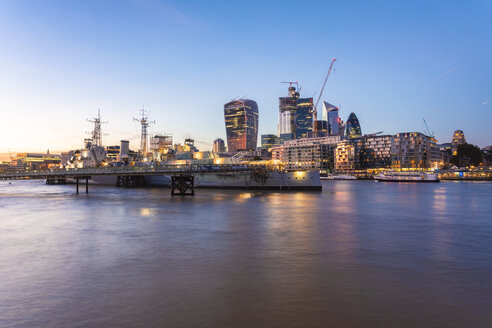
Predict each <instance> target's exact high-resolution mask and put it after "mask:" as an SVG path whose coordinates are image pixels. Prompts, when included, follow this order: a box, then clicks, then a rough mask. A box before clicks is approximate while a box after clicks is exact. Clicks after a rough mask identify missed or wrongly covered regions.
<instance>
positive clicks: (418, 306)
mask: <svg viewBox="0 0 492 328" xmlns="http://www.w3.org/2000/svg"><path fill="white" fill-rule="evenodd" d="M82 190H84V189H83V188H82ZM74 191H75V186H73V185H66V186H47V185H44V184H43V183H41V182H28V181H14V182H12V183H11V184H9V183H8V182H0V327H113V326H119V327H121V326H131V327H492V183H489V182H441V183H437V184H405V183H400V184H399V183H377V182H372V181H325V182H323V191H322V192H282V193H279V192H244V191H222V190H203V189H199V190H197V193H196V195H195V196H194V197H185V198H181V197H174V198H172V197H171V196H170V191H169V189H120V188H110V187H95V186H91V187H90V193H89V195H86V194H80V195H75V194H74Z"/></svg>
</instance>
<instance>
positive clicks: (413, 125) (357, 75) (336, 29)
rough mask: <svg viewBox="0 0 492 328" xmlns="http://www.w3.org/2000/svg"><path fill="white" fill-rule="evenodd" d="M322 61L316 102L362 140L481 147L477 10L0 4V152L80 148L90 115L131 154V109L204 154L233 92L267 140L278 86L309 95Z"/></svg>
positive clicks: (491, 7)
mask: <svg viewBox="0 0 492 328" xmlns="http://www.w3.org/2000/svg"><path fill="white" fill-rule="evenodd" d="M333 57H335V58H337V62H336V63H335V66H334V67H335V71H334V72H333V74H332V76H330V79H329V82H328V84H327V87H326V90H325V94H324V97H323V100H326V101H328V102H330V103H333V104H336V105H338V104H341V105H342V107H341V116H342V118H343V119H344V120H346V118H347V117H348V115H349V114H350V112H352V111H353V112H355V113H356V114H357V116H358V117H359V120H360V122H361V126H362V130H363V132H364V133H372V132H377V131H381V130H382V131H384V132H385V133H391V134H393V133H396V132H405V131H422V132H423V131H424V124H423V122H422V118H423V117H425V118H426V120H427V122H428V123H429V126H430V128H431V130H433V131H435V134H436V137H437V138H438V139H439V142H449V141H450V139H451V136H452V133H453V131H454V130H456V129H462V130H463V131H464V132H465V135H466V137H467V141H468V142H470V143H474V144H478V145H480V146H485V145H489V144H492V129H491V128H490V122H491V121H492V63H491V59H492V2H491V1H285V0H284V1H156V0H127V1H123V0H122V1H103V0H96V1H86V0H84V1H34V0H30V1H22V0H0V110H1V113H2V117H1V120H0V152H6V151H7V150H9V149H10V150H12V151H24V150H31V151H35V150H37V151H44V150H46V148H48V147H49V148H51V149H53V150H63V149H68V148H73V147H80V146H81V145H82V141H83V138H85V137H87V135H86V134H85V132H86V131H89V130H90V128H91V127H90V125H89V124H88V123H87V122H86V118H91V117H93V116H95V115H96V114H97V109H98V108H101V112H102V115H103V118H104V119H107V120H108V121H109V124H107V125H106V126H105V131H106V132H107V133H109V135H108V136H106V137H105V138H106V142H105V143H106V144H118V142H119V140H120V139H122V138H127V139H130V140H131V147H132V148H138V142H137V141H138V133H139V130H138V126H137V124H136V123H134V122H132V118H133V116H137V115H138V110H139V109H140V108H141V106H142V105H145V108H146V109H148V110H150V111H151V114H150V115H151V118H152V119H155V120H156V124H155V125H154V126H153V127H152V131H153V132H168V133H172V134H173V135H174V141H175V142H182V141H183V138H185V137H193V138H195V139H196V140H197V141H199V143H198V147H199V148H201V149H202V150H206V149H208V148H211V146H210V144H211V142H212V141H213V140H214V139H215V138H216V137H222V138H225V127H224V117H223V104H224V103H226V102H227V101H229V100H230V99H232V98H235V97H241V96H246V97H247V98H250V99H253V100H255V101H256V102H257V103H258V106H259V111H260V131H259V132H260V134H264V133H276V131H277V124H278V97H280V96H284V95H285V94H286V93H287V90H286V85H283V84H280V83H279V82H280V81H291V80H294V81H295V80H298V81H300V82H301V84H302V91H301V95H302V96H305V97H311V96H313V94H314V93H315V91H316V90H317V89H318V88H319V86H320V84H321V82H322V80H323V78H324V76H325V74H326V72H327V70H328V66H329V62H330V60H331V58H333Z"/></svg>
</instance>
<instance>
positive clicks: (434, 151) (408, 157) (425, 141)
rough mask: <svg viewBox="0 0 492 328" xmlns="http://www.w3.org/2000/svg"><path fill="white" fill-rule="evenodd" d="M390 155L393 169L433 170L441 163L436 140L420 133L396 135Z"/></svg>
mask: <svg viewBox="0 0 492 328" xmlns="http://www.w3.org/2000/svg"><path fill="white" fill-rule="evenodd" d="M391 153H392V161H391V167H392V168H393V169H433V168H437V167H438V166H439V163H440V162H441V154H440V152H439V148H438V146H437V143H436V139H434V138H432V137H429V136H426V135H424V134H422V133H420V132H405V133H397V134H396V135H395V136H394V137H393V142H392V146H391Z"/></svg>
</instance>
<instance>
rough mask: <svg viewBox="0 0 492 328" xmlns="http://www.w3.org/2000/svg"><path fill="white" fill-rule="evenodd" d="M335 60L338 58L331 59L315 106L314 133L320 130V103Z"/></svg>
mask: <svg viewBox="0 0 492 328" xmlns="http://www.w3.org/2000/svg"><path fill="white" fill-rule="evenodd" d="M335 60H336V58H333V59H332V60H331V64H330V68H329V69H328V73H327V74H326V77H325V80H324V81H323V86H322V87H321V90H320V91H319V96H318V100H316V104H315V105H314V107H313V116H314V119H313V127H314V129H313V130H314V133H317V132H318V127H317V125H316V121H317V120H318V104H319V101H320V100H321V96H322V95H323V91H324V90H325V86H326V81H328V77H329V76H330V72H331V68H332V67H333V63H335Z"/></svg>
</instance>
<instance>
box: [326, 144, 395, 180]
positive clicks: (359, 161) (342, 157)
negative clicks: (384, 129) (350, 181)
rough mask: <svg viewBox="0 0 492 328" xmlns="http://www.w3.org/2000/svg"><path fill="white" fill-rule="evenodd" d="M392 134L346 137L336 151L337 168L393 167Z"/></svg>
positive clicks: (351, 169) (346, 170)
mask: <svg viewBox="0 0 492 328" xmlns="http://www.w3.org/2000/svg"><path fill="white" fill-rule="evenodd" d="M392 140H393V136H391V135H368V136H363V137H360V138H353V139H345V140H344V141H342V142H340V143H339V144H338V146H337V148H336V151H335V169H336V170H337V171H341V172H350V171H355V170H367V169H378V168H390V167H391V159H392V157H391V146H392Z"/></svg>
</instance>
